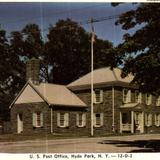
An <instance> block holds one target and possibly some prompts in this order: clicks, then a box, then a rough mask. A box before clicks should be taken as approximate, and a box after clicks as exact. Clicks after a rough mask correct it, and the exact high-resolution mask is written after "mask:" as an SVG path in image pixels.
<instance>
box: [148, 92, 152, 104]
mask: <svg viewBox="0 0 160 160" xmlns="http://www.w3.org/2000/svg"><path fill="white" fill-rule="evenodd" d="M151 103H152V95H151V94H150V96H149V104H151Z"/></svg>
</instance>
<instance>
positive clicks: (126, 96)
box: [123, 88, 131, 103]
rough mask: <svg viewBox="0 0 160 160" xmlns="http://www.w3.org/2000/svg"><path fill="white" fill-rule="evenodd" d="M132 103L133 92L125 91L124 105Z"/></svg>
mask: <svg viewBox="0 0 160 160" xmlns="http://www.w3.org/2000/svg"><path fill="white" fill-rule="evenodd" d="M129 102H131V90H129V89H126V88H125V89H123V103H129Z"/></svg>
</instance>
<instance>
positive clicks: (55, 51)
mask: <svg viewBox="0 0 160 160" xmlns="http://www.w3.org/2000/svg"><path fill="white" fill-rule="evenodd" d="M0 51H1V54H0V73H1V74H0V109H1V110H0V111H1V112H0V113H2V114H3V117H4V118H6V117H9V116H5V114H4V113H9V112H8V106H9V104H11V102H12V100H13V99H14V97H15V96H16V95H17V94H18V92H19V91H20V89H21V88H22V87H23V86H24V84H25V82H26V79H25V78H26V77H25V75H26V69H25V68H26V66H25V65H26V61H27V60H28V59H30V58H32V57H35V58H39V59H40V60H41V70H40V73H41V80H44V81H46V82H50V83H58V84H68V83H70V82H72V81H73V80H75V79H77V78H79V77H80V76H82V75H84V74H86V73H88V72H90V68H91V62H90V59H91V57H90V55H91V34H90V33H88V32H86V31H85V30H84V29H83V28H82V27H81V26H80V25H78V23H76V22H74V21H72V20H70V19H66V20H59V21H58V22H57V23H56V25H55V26H50V27H49V33H48V40H47V41H46V42H44V41H43V39H42V37H41V30H40V29H39V26H38V25H36V24H28V25H26V26H25V27H24V28H23V29H22V30H21V31H13V32H11V38H9V39H8V38H6V32H5V31H4V30H1V31H0ZM115 53H116V52H115V50H114V48H113V46H112V43H111V42H109V41H107V40H101V39H99V38H98V37H97V36H95V43H94V68H100V67H104V66H110V65H112V66H113V65H116V64H117V62H116V61H115V56H116V54H115ZM49 70H50V71H49ZM5 109H7V112H6V111H4V110H5ZM1 116H2V115H1Z"/></svg>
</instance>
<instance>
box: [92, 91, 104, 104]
mask: <svg viewBox="0 0 160 160" xmlns="http://www.w3.org/2000/svg"><path fill="white" fill-rule="evenodd" d="M97 91H98V92H99V93H98V94H99V95H97V94H96V92H97ZM97 96H99V100H98V98H97ZM93 102H94V103H95V104H97V103H102V102H103V90H102V89H94V91H93Z"/></svg>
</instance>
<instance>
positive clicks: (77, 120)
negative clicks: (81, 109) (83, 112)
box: [76, 113, 79, 126]
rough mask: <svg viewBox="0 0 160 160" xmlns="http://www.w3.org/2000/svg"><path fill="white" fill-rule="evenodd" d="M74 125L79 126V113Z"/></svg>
mask: <svg viewBox="0 0 160 160" xmlns="http://www.w3.org/2000/svg"><path fill="white" fill-rule="evenodd" d="M76 125H77V126H79V113H77V114H76Z"/></svg>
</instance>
